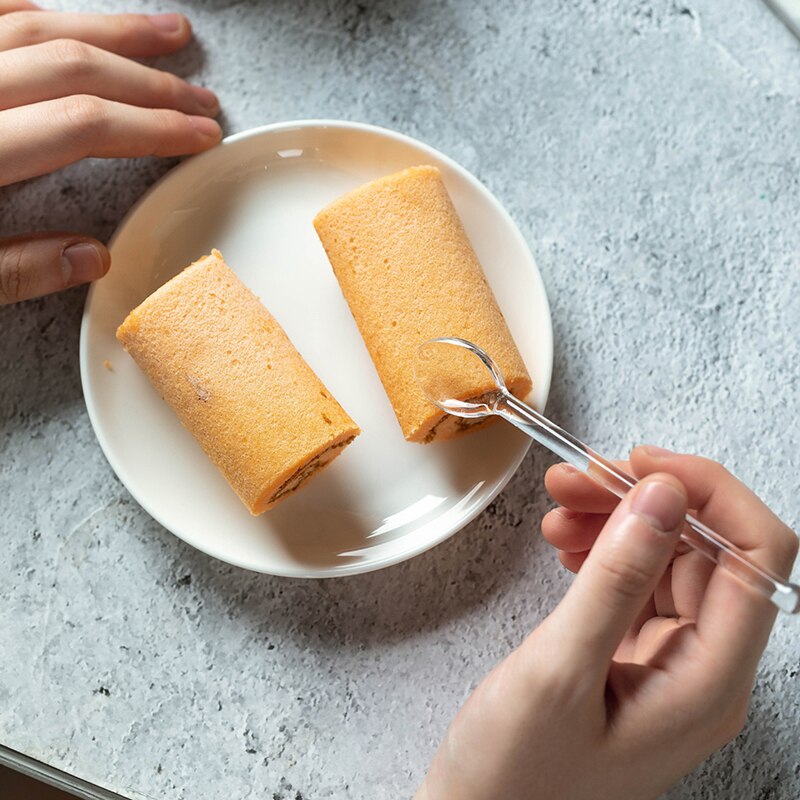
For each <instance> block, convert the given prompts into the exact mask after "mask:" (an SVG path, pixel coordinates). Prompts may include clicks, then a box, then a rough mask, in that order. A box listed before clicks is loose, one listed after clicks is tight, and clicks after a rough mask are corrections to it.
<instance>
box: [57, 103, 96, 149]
mask: <svg viewBox="0 0 800 800" xmlns="http://www.w3.org/2000/svg"><path fill="white" fill-rule="evenodd" d="M61 111H62V113H63V114H64V117H65V118H66V120H67V124H68V126H69V133H70V135H71V136H72V137H73V138H74V139H76V140H77V141H78V142H80V143H82V144H85V143H89V142H91V141H93V140H94V139H96V138H97V137H98V136H99V135H100V134H101V133H102V132H103V127H104V126H105V123H106V109H105V104H104V103H103V101H102V100H100V99H99V98H98V97H92V96H91V95H86V94H76V95H72V96H71V97H66V98H64V100H63V101H62V105H61Z"/></svg>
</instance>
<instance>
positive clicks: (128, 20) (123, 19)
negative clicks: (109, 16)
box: [114, 14, 152, 45]
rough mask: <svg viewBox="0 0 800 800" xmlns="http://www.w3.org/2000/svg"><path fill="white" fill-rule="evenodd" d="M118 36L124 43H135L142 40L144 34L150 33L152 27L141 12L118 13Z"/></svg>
mask: <svg viewBox="0 0 800 800" xmlns="http://www.w3.org/2000/svg"><path fill="white" fill-rule="evenodd" d="M114 24H115V25H116V38H117V40H118V42H119V43H120V44H122V45H135V44H137V43H139V42H141V40H142V36H145V35H147V34H149V33H150V32H151V31H152V28H151V26H150V25H149V24H147V23H146V22H145V21H144V20H143V19H142V17H141V16H140V15H139V14H116V15H115V16H114Z"/></svg>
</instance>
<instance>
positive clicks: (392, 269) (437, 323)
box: [314, 166, 531, 442]
mask: <svg viewBox="0 0 800 800" xmlns="http://www.w3.org/2000/svg"><path fill="white" fill-rule="evenodd" d="M314 227H315V228H316V229H317V234H318V235H319V238H320V239H321V240H322V244H323V246H324V248H325V250H326V252H327V254H328V258H329V259H330V262H331V265H332V266H333V271H334V272H335V273H336V278H337V279H338V281H339V285H340V286H341V288H342V293H343V294H344V297H345V299H346V300H347V302H348V304H349V306H350V310H351V311H352V313H353V317H354V318H355V321H356V323H357V324H358V327H359V329H360V331H361V335H362V336H363V338H364V341H365V343H366V345H367V349H368V350H369V353H370V355H371V356H372V360H373V361H374V362H375V367H376V368H377V370H378V374H379V375H380V378H381V381H382V382H383V386H384V388H385V389H386V393H387V394H388V396H389V399H390V400H391V403H392V406H393V407H394V411H395V414H396V415H397V419H398V422H399V423H400V427H401V428H402V429H403V434H404V436H405V437H406V439H408V440H409V441H413V442H430V441H433V440H434V439H448V438H451V437H453V436H455V435H457V434H459V433H461V432H462V431H465V430H468V429H469V428H471V427H474V426H475V424H476V423H478V424H479V423H480V422H482V420H467V419H459V418H457V417H452V416H449V415H447V414H445V413H444V412H443V411H441V410H439V409H438V408H437V407H436V406H434V405H433V404H431V403H430V402H428V400H427V399H426V398H425V396H424V395H423V393H422V391H421V390H420V388H419V386H418V385H417V382H416V380H415V376H414V362H415V359H416V356H417V350H418V348H419V346H420V345H421V344H422V343H423V342H425V341H427V340H428V339H432V338H435V337H440V336H457V337H460V338H462V339H468V340H469V341H471V342H474V343H475V344H477V345H480V346H481V347H483V348H484V350H486V351H487V352H488V353H489V355H491V356H492V357H493V358H494V360H495V361H496V362H497V363H498V364H499V365H500V368H501V370H502V371H503V374H504V376H505V378H506V383H507V384H508V388H509V389H510V390H511V391H512V392H513V393H514V394H515V395H517V396H518V397H524V396H525V395H527V394H528V392H529V391H530V389H531V379H530V377H529V375H528V372H527V370H526V369H525V364H524V363H523V361H522V357H521V356H520V354H519V351H518V350H517V347H516V345H515V344H514V340H513V339H512V338H511V333H510V332H509V330H508V325H507V324H506V321H505V319H504V318H503V314H502V313H501V311H500V308H499V307H498V305H497V301H496V299H495V297H494V294H493V293H492V290H491V288H490V287H489V284H488V283H487V282H486V277H485V276H484V274H483V269H482V267H481V265H480V262H479V261H478V258H477V256H476V255H475V251H474V250H473V249H472V245H471V244H470V242H469V239H468V238H467V234H466V232H465V231H464V227H463V225H462V224H461V220H460V219H459V218H458V215H457V214H456V210H455V208H453V203H452V202H451V200H450V196H449V195H448V194H447V189H446V188H445V185H444V182H443V181H442V177H441V175H440V173H439V170H438V169H436V168H435V167H429V166H422V167H412V168H411V169H406V170H403V171H402V172H398V173H395V174H393V175H388V176H386V177H384V178H380V179H378V180H376V181H372V182H371V183H368V184H366V185H365V186H362V187H360V188H358V189H355V190H354V191H352V192H349V193H348V194H346V195H344V196H343V197H340V198H339V199H338V200H335V201H334V202H333V203H331V204H330V205H328V206H327V207H326V208H324V209H323V210H322V211H321V212H320V213H319V214H318V215H317V217H316V219H315V220H314ZM487 377H488V373H486V372H485V371H484V372H483V373H481V371H480V370H478V371H475V372H474V373H473V374H471V375H463V376H458V378H459V380H458V381H456V382H457V383H458V384H459V385H462V386H463V385H465V384H471V386H472V391H470V392H469V393H468V396H472V397H478V396H480V395H482V394H484V393H485V392H487V391H489V390H490V389H491V383H490V380H487Z"/></svg>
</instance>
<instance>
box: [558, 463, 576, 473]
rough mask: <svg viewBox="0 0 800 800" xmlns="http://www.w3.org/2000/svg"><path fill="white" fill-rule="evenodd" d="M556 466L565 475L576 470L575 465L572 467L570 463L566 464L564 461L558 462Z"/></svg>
mask: <svg viewBox="0 0 800 800" xmlns="http://www.w3.org/2000/svg"><path fill="white" fill-rule="evenodd" d="M558 468H559V469H560V470H561V471H562V472H563V473H565V474H566V475H572V474H573V473H575V472H578V469H577V468H576V467H573V466H572V464H567V462H566V461H565V462H564V463H563V464H559V465H558Z"/></svg>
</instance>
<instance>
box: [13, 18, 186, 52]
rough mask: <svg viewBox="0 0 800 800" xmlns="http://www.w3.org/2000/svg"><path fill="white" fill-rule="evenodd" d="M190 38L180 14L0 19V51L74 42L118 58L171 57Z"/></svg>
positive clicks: (184, 19)
mask: <svg viewBox="0 0 800 800" xmlns="http://www.w3.org/2000/svg"><path fill="white" fill-rule="evenodd" d="M191 37H192V27H191V25H190V24H189V20H188V19H187V18H186V17H185V16H183V14H154V15H150V16H148V15H146V14H78V13H73V12H67V11H65V12H60V11H37V10H21V11H11V12H10V13H6V14H3V15H2V16H0V50H11V49H12V48H15V47H24V46H26V45H31V44H41V43H42V42H48V41H51V40H53V39H75V40H77V41H79V42H85V43H86V44H93V45H95V46H96V47H100V48H102V49H103V50H109V51H110V52H112V53H117V54H118V55H121V56H129V57H133V58H146V57H149V56H158V55H164V54H166V53H174V52H175V51H176V50H180V49H181V48H182V47H184V46H185V45H186V44H187V43H188V42H189V39H191Z"/></svg>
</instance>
